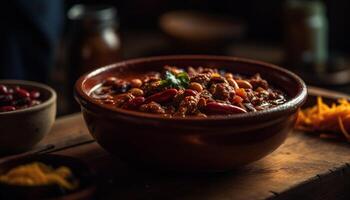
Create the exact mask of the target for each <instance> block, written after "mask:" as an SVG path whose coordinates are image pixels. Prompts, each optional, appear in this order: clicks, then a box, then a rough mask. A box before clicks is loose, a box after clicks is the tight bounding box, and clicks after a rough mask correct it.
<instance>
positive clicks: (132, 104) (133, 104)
mask: <svg viewBox="0 0 350 200" xmlns="http://www.w3.org/2000/svg"><path fill="white" fill-rule="evenodd" d="M144 102H145V97H135V98H133V99H131V100H130V101H128V102H127V103H126V104H124V106H123V107H125V108H128V109H137V108H138V107H140V106H141V105H142V104H143V103H144Z"/></svg>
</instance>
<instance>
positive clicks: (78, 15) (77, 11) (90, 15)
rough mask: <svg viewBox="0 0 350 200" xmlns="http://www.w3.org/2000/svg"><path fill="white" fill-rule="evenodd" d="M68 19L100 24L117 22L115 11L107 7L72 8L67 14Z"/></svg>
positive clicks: (85, 6)
mask: <svg viewBox="0 0 350 200" xmlns="http://www.w3.org/2000/svg"><path fill="white" fill-rule="evenodd" d="M67 16H68V19H70V20H73V21H89V22H95V23H101V22H106V21H116V20H117V9H116V8H115V7H113V6H107V5H98V6H97V5H83V4H77V5H74V6H72V7H71V8H70V9H69V10H68V13H67Z"/></svg>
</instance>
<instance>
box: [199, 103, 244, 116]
mask: <svg viewBox="0 0 350 200" xmlns="http://www.w3.org/2000/svg"><path fill="white" fill-rule="evenodd" d="M205 111H206V112H208V113H210V114H238V113H246V112H247V111H246V110H244V109H243V108H240V107H238V106H234V105H230V104H224V103H218V102H210V103H207V105H206V107H205Z"/></svg>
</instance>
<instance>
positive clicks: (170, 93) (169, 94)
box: [145, 89, 177, 103]
mask: <svg viewBox="0 0 350 200" xmlns="http://www.w3.org/2000/svg"><path fill="white" fill-rule="evenodd" d="M176 94H177V90H176V89H167V90H165V91H163V92H158V93H156V94H153V95H151V96H149V97H147V99H146V101H145V103H149V102H151V101H154V102H157V103H163V102H167V101H169V100H171V99H172V98H173V97H174V96H175V95H176Z"/></svg>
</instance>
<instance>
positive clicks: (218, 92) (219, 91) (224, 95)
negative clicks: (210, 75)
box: [210, 83, 234, 100]
mask: <svg viewBox="0 0 350 200" xmlns="http://www.w3.org/2000/svg"><path fill="white" fill-rule="evenodd" d="M210 92H211V93H212V94H213V97H214V98H216V99H220V100H227V99H228V98H229V97H230V96H231V94H234V90H233V88H232V87H231V86H229V85H228V84H227V83H218V84H212V86H211V87H210Z"/></svg>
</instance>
